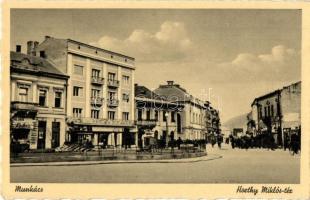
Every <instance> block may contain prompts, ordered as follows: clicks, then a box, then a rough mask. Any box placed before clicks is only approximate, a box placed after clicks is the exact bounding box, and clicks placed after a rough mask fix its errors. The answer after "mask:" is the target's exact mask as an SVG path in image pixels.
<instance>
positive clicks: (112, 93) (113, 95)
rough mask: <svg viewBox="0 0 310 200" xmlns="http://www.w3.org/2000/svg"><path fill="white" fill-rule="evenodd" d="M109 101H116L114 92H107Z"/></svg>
mask: <svg viewBox="0 0 310 200" xmlns="http://www.w3.org/2000/svg"><path fill="white" fill-rule="evenodd" d="M109 99H110V100H113V99H116V98H115V92H109Z"/></svg>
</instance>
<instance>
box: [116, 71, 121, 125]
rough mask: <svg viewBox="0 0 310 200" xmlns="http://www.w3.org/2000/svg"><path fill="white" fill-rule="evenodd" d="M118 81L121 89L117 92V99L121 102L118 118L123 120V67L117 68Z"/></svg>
mask: <svg viewBox="0 0 310 200" xmlns="http://www.w3.org/2000/svg"><path fill="white" fill-rule="evenodd" d="M117 80H118V81H119V87H118V90H117V99H118V100H119V104H118V107H117V118H116V119H122V68H121V66H118V67H117Z"/></svg>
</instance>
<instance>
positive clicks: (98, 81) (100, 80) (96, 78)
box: [91, 76, 104, 85]
mask: <svg viewBox="0 0 310 200" xmlns="http://www.w3.org/2000/svg"><path fill="white" fill-rule="evenodd" d="M91 83H92V84H97V85H103V84H104V78H102V77H99V76H92V77H91Z"/></svg>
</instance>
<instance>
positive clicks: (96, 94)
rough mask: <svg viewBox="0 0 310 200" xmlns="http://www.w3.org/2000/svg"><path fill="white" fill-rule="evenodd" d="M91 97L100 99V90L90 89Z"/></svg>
mask: <svg viewBox="0 0 310 200" xmlns="http://www.w3.org/2000/svg"><path fill="white" fill-rule="evenodd" d="M91 97H100V90H97V89H92V90H91Z"/></svg>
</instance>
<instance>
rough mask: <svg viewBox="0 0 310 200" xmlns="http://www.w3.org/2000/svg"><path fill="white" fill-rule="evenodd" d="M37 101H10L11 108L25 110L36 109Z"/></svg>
mask: <svg viewBox="0 0 310 200" xmlns="http://www.w3.org/2000/svg"><path fill="white" fill-rule="evenodd" d="M37 106H38V104H37V103H33V102H21V101H13V102H11V109H12V110H26V111H37V110H38V109H37Z"/></svg>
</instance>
